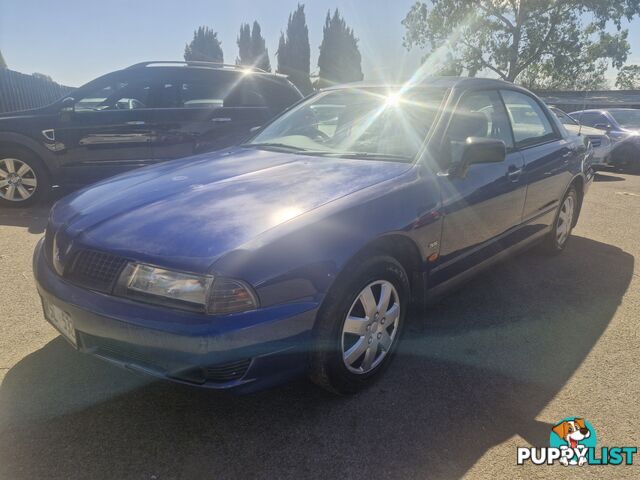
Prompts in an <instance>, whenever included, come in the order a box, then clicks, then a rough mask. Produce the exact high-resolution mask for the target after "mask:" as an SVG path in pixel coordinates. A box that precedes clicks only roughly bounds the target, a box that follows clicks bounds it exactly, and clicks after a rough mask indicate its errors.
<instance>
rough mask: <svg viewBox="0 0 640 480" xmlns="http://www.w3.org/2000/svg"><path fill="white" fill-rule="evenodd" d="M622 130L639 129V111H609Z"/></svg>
mask: <svg viewBox="0 0 640 480" xmlns="http://www.w3.org/2000/svg"><path fill="white" fill-rule="evenodd" d="M609 112H610V113H611V115H612V116H613V118H615V120H616V122H618V124H619V125H620V126H621V127H622V128H640V110H631V109H629V110H610V111H609Z"/></svg>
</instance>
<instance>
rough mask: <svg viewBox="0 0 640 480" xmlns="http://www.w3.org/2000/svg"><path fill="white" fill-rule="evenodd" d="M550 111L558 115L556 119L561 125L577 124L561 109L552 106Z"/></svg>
mask: <svg viewBox="0 0 640 480" xmlns="http://www.w3.org/2000/svg"><path fill="white" fill-rule="evenodd" d="M551 111H552V112H553V113H554V114H555V116H556V117H558V120H560V123H562V124H563V125H578V122H576V121H575V120H574V119H573V118H571V117H570V116H569V115H567V114H566V113H564V112H563V111H562V110H558V109H556V108H552V109H551Z"/></svg>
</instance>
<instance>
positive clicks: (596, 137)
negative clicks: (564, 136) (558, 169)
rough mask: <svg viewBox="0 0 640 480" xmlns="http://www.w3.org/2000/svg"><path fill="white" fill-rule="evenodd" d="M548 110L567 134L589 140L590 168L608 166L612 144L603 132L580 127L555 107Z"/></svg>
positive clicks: (583, 126)
mask: <svg viewBox="0 0 640 480" xmlns="http://www.w3.org/2000/svg"><path fill="white" fill-rule="evenodd" d="M549 110H551V111H552V112H553V113H554V114H555V116H556V117H558V120H560V123H562V124H563V125H564V128H566V129H567V130H569V132H571V133H573V134H575V135H584V136H585V137H587V138H588V139H589V141H590V142H591V146H592V147H593V157H592V161H591V165H592V166H594V167H602V166H609V160H610V157H609V154H610V153H611V147H612V145H613V143H612V142H611V139H610V138H609V136H608V135H607V134H606V133H605V132H603V131H602V130H598V129H597V128H593V127H589V126H587V125H580V124H579V123H578V122H577V121H576V120H574V119H573V118H571V117H570V116H569V115H568V114H566V113H565V112H563V111H562V110H560V109H559V108H557V107H549Z"/></svg>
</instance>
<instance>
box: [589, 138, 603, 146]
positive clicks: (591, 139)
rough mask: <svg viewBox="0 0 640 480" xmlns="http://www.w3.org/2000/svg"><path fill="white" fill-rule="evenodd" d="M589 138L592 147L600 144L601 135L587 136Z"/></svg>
mask: <svg viewBox="0 0 640 480" xmlns="http://www.w3.org/2000/svg"><path fill="white" fill-rule="evenodd" d="M589 140H590V141H591V145H593V148H598V147H599V146H600V145H602V137H589Z"/></svg>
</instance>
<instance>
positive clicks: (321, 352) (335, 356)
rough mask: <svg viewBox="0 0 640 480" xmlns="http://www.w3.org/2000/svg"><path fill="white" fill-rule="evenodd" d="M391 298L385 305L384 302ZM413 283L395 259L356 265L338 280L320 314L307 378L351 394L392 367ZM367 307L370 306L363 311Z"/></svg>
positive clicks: (383, 257) (369, 260) (376, 259)
mask: <svg viewBox="0 0 640 480" xmlns="http://www.w3.org/2000/svg"><path fill="white" fill-rule="evenodd" d="M383 292H385V293H386V294H388V297H387V295H384V298H385V299H386V298H389V301H388V303H387V305H386V306H385V305H384V303H385V302H384V301H381V300H382V298H383ZM409 297H410V285H409V278H408V276H407V273H406V271H405V270H404V268H403V267H402V265H401V264H400V263H399V262H398V261H397V260H395V259H394V258H392V257H389V256H386V255H379V256H374V257H370V258H367V259H366V260H364V261H363V262H361V263H359V264H357V267H355V268H354V269H353V271H352V272H350V273H348V274H347V275H345V276H344V277H342V278H339V279H338V280H337V281H336V284H335V285H334V286H333V287H332V289H331V291H330V292H329V294H327V297H326V298H325V300H324V302H323V305H322V307H321V309H320V312H319V315H318V319H317V321H316V326H315V328H314V335H313V347H312V352H311V362H310V369H309V376H310V378H311V380H312V381H313V382H314V383H316V384H317V385H320V386H321V387H323V388H325V389H327V390H329V391H331V392H334V393H337V394H340V395H344V394H353V393H356V392H358V391H360V390H362V389H363V388H365V387H367V386H369V385H370V384H371V383H373V382H374V381H375V379H377V378H378V377H379V376H380V374H381V373H382V372H383V371H384V369H385V368H386V367H387V366H388V365H389V363H390V361H391V360H392V358H393V354H394V352H395V350H396V347H397V345H398V342H399V341H400V337H401V335H402V330H403V327H404V323H405V316H406V313H407V309H408V306H409V303H410V302H409V299H410V298H409ZM365 304H366V305H368V307H367V306H365Z"/></svg>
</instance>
